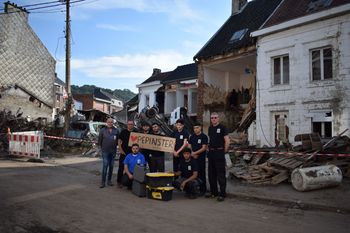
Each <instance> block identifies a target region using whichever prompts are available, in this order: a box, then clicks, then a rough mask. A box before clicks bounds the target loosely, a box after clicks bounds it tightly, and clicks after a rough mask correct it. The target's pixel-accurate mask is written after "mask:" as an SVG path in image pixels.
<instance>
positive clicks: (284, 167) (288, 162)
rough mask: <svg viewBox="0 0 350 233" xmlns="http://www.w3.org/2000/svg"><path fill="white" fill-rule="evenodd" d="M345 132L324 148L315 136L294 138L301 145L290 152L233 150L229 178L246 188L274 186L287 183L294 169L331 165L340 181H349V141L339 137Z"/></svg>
mask: <svg viewBox="0 0 350 233" xmlns="http://www.w3.org/2000/svg"><path fill="white" fill-rule="evenodd" d="M346 131H347V130H345V131H344V132H342V133H341V134H340V135H338V136H337V137H334V138H332V139H331V140H330V141H328V142H327V143H326V144H322V143H321V140H320V137H319V135H318V134H302V135H297V136H296V137H295V141H301V142H302V143H301V145H300V146H297V147H294V148H292V150H282V149H278V148H260V149H257V148H245V149H243V148H242V147H236V148H233V149H232V150H231V151H232V152H234V155H235V156H234V159H235V161H234V165H233V167H232V168H230V169H229V174H230V177H231V178H239V179H241V180H243V181H245V182H247V183H250V184H272V185H276V184H279V183H281V182H284V181H289V182H290V181H291V174H292V172H293V170H295V169H296V168H306V167H317V166H322V165H331V164H332V165H335V166H337V167H339V168H340V170H341V171H342V176H343V177H350V139H349V137H347V136H342V135H343V134H344V133H345V132H346ZM231 141H232V140H231Z"/></svg>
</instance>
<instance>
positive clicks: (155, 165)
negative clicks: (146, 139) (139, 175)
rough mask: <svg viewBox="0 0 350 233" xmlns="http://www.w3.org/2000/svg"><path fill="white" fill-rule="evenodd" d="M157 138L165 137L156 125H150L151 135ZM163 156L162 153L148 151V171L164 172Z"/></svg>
mask: <svg viewBox="0 0 350 233" xmlns="http://www.w3.org/2000/svg"><path fill="white" fill-rule="evenodd" d="M151 134H154V135H158V136H165V134H164V133H163V132H162V131H161V130H160V127H159V125H158V123H153V124H152V133H151ZM164 157H165V154H164V152H163V151H157V150H150V154H149V163H148V165H149V170H150V172H164V170H165V159H164Z"/></svg>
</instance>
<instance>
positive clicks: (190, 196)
mask: <svg viewBox="0 0 350 233" xmlns="http://www.w3.org/2000/svg"><path fill="white" fill-rule="evenodd" d="M188 198H189V199H196V198H197V195H196V194H190V195H189V196H188Z"/></svg>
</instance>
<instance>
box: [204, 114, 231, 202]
mask: <svg viewBox="0 0 350 233" xmlns="http://www.w3.org/2000/svg"><path fill="white" fill-rule="evenodd" d="M210 122H211V125H210V126H209V129H208V135H209V153H208V178H209V184H210V193H208V194H207V195H206V197H208V198H210V197H212V198H213V197H217V201H224V200H225V197H226V160H225V153H226V152H228V148H229V145H230V139H229V137H228V133H227V129H226V127H225V126H223V125H222V124H220V119H219V115H218V113H216V112H213V113H212V114H211V115H210ZM217 183H219V186H220V193H219V192H218V186H217Z"/></svg>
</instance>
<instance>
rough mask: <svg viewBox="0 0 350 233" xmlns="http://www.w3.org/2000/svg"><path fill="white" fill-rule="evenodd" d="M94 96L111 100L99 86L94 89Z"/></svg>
mask: <svg viewBox="0 0 350 233" xmlns="http://www.w3.org/2000/svg"><path fill="white" fill-rule="evenodd" d="M94 97H95V98H98V99H103V100H107V101H110V100H111V98H109V97H108V96H107V95H105V94H104V93H102V91H101V89H99V88H95V89H94Z"/></svg>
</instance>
